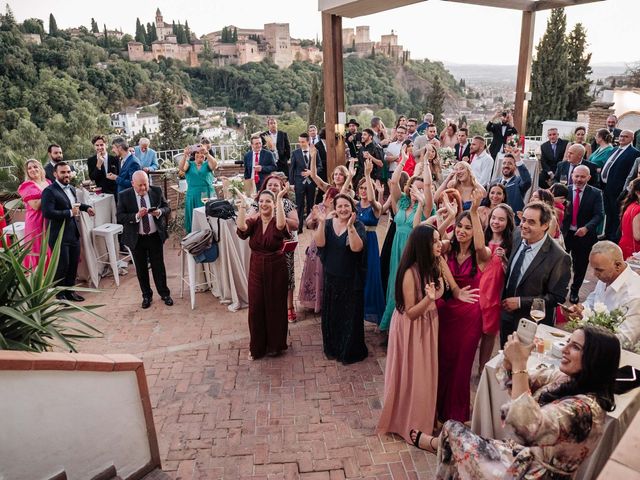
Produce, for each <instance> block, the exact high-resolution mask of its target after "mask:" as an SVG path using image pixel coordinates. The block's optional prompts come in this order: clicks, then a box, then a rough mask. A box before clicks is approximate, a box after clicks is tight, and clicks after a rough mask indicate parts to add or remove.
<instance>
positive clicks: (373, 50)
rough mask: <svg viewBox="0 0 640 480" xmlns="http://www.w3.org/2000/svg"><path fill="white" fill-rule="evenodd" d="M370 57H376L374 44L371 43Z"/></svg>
mask: <svg viewBox="0 0 640 480" xmlns="http://www.w3.org/2000/svg"><path fill="white" fill-rule="evenodd" d="M371 58H376V46H375V45H371Z"/></svg>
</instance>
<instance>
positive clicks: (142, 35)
mask: <svg viewBox="0 0 640 480" xmlns="http://www.w3.org/2000/svg"><path fill="white" fill-rule="evenodd" d="M135 38H136V42H140V43H142V44H143V45H146V44H147V34H146V32H145V30H144V27H143V26H142V24H141V23H140V19H139V18H136V37H135Z"/></svg>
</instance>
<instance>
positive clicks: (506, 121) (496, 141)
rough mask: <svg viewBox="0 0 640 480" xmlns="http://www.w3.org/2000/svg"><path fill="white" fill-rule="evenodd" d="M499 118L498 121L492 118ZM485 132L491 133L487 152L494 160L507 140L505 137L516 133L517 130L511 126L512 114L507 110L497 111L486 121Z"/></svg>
mask: <svg viewBox="0 0 640 480" xmlns="http://www.w3.org/2000/svg"><path fill="white" fill-rule="evenodd" d="M498 118H500V122H496V123H494V120H497V119H498ZM487 132H489V133H490V134H491V135H493V138H492V139H491V146H490V147H489V152H490V153H491V156H492V157H493V159H494V160H495V159H496V157H497V156H498V153H500V150H502V147H503V146H504V144H505V143H506V141H507V137H510V136H511V135H517V134H518V130H516V128H515V127H514V126H513V116H512V115H511V112H509V111H506V110H505V111H498V112H496V114H495V115H494V117H493V118H492V119H491V120H489V123H487Z"/></svg>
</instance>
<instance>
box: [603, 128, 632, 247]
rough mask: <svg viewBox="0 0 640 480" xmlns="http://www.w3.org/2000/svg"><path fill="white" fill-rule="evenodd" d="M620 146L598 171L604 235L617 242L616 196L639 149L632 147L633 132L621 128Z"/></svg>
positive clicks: (618, 208)
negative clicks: (602, 200)
mask: <svg viewBox="0 0 640 480" xmlns="http://www.w3.org/2000/svg"><path fill="white" fill-rule="evenodd" d="M618 139H619V141H620V146H619V147H618V148H617V149H615V150H614V151H613V153H612V154H611V156H610V157H609V158H608V159H607V162H606V163H605V164H604V166H603V167H602V171H601V172H600V181H601V183H602V192H603V194H604V213H605V215H606V217H607V221H606V223H605V227H604V235H605V237H606V239H607V240H611V241H612V242H617V241H618V240H619V238H620V236H619V233H618V230H619V229H620V204H619V203H618V197H619V195H620V193H621V192H622V190H623V189H624V183H625V180H626V179H627V176H628V175H629V172H630V171H631V168H632V167H633V163H634V162H635V160H636V158H638V157H640V151H638V150H636V149H635V148H633V145H631V143H632V142H633V132H632V131H631V130H623V131H622V132H621V133H620V136H619V137H618Z"/></svg>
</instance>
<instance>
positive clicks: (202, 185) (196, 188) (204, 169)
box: [178, 145, 218, 233]
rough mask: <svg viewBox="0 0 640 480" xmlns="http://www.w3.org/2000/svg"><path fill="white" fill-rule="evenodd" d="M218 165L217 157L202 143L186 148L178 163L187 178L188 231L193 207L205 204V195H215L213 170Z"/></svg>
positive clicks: (185, 218) (185, 212)
mask: <svg viewBox="0 0 640 480" xmlns="http://www.w3.org/2000/svg"><path fill="white" fill-rule="evenodd" d="M192 153H193V154H194V159H193V160H191V159H190V158H191V154H192ZM205 160H206V162H205ZM217 166H218V162H217V161H216V159H215V158H213V157H212V156H211V154H210V153H209V151H208V150H207V149H206V148H205V147H203V146H202V145H196V146H195V147H187V148H185V149H184V155H182V158H181V159H180V162H179V163H178V169H180V170H182V171H183V172H184V175H185V178H186V179H187V194H186V195H185V200H184V229H185V231H186V232H187V233H191V220H192V217H193V209H194V208H198V207H202V206H203V205H204V204H203V202H202V197H203V196H204V197H206V198H211V197H212V196H213V192H214V189H213V182H214V180H215V179H214V177H213V171H214V170H215V169H216V168H217Z"/></svg>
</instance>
